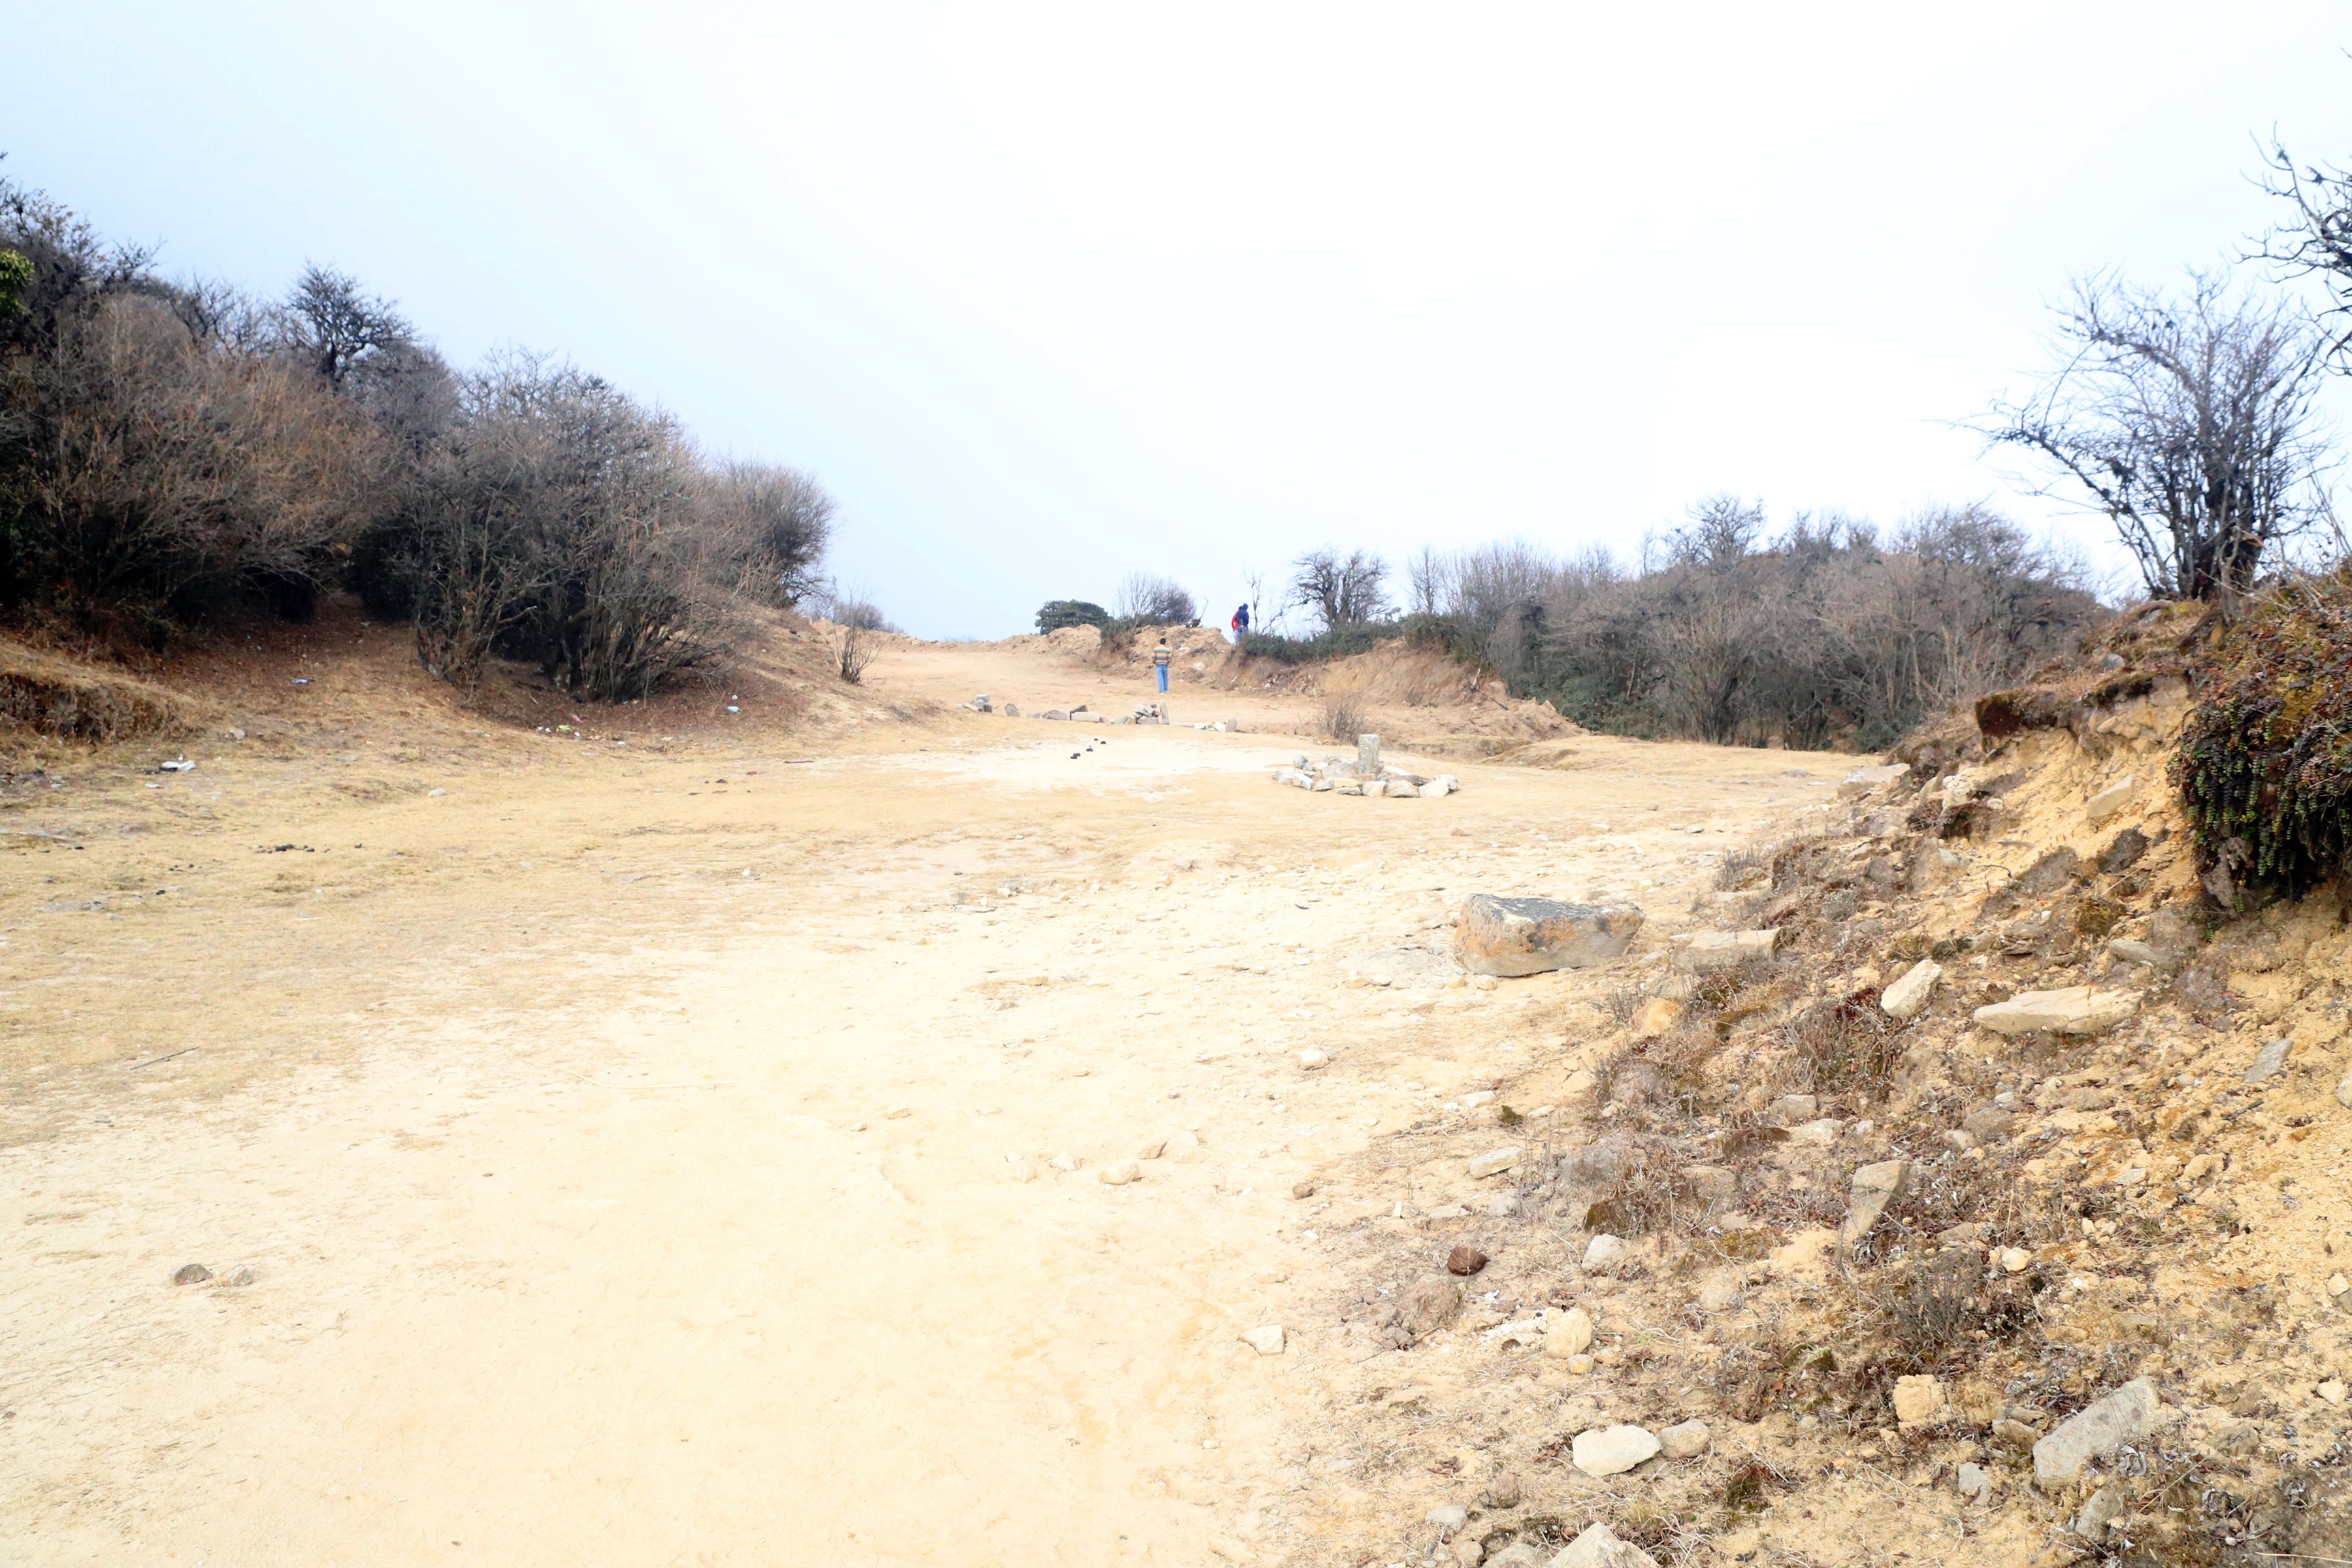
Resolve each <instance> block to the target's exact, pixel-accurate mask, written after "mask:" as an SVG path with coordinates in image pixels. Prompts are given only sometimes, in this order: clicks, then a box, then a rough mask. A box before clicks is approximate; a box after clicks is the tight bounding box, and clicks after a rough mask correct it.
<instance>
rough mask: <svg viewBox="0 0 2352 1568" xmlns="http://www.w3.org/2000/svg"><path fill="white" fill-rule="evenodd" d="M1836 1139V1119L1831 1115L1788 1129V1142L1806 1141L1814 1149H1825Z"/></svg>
mask: <svg viewBox="0 0 2352 1568" xmlns="http://www.w3.org/2000/svg"><path fill="white" fill-rule="evenodd" d="M1837 1141H1838V1121H1837V1119H1836V1118H1835V1117H1833V1116H1825V1117H1822V1119H1821V1120H1819V1121H1808V1122H1805V1123H1804V1124H1803V1125H1801V1126H1798V1127H1791V1128H1790V1129H1789V1142H1791V1143H1807V1144H1811V1145H1812V1146H1813V1147H1814V1148H1816V1149H1826V1148H1829V1147H1830V1146H1831V1145H1832V1144H1833V1143H1835V1142H1837Z"/></svg>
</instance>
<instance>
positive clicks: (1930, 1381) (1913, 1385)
mask: <svg viewBox="0 0 2352 1568" xmlns="http://www.w3.org/2000/svg"><path fill="white" fill-rule="evenodd" d="M1943 1414H1944V1384H1943V1381H1942V1380H1941V1379H1940V1378H1934V1377H1898V1378H1896V1379H1895V1425H1896V1426H1901V1427H1905V1428H1909V1427H1913V1426H1931V1425H1933V1424H1934V1423H1935V1422H1936V1421H1937V1419H1939V1418H1940V1417H1941V1416H1942V1415H1943Z"/></svg>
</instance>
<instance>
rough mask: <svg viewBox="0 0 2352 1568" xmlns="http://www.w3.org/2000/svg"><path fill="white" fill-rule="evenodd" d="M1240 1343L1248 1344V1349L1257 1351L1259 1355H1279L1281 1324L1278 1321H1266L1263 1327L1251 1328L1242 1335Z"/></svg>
mask: <svg viewBox="0 0 2352 1568" xmlns="http://www.w3.org/2000/svg"><path fill="white" fill-rule="evenodd" d="M1242 1343H1244V1344H1245V1345H1247V1346H1249V1348H1250V1349H1252V1350H1254V1351H1255V1352H1257V1353H1258V1354H1260V1355H1280V1354H1281V1353H1282V1325H1281V1324H1279V1323H1268V1324H1266V1325H1265V1327H1264V1328H1261V1329H1252V1330H1251V1331H1249V1332H1247V1333H1245V1334H1244V1335H1243V1336H1242Z"/></svg>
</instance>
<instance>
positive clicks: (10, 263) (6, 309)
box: [0, 250, 33, 321]
mask: <svg viewBox="0 0 2352 1568" xmlns="http://www.w3.org/2000/svg"><path fill="white" fill-rule="evenodd" d="M32 292H33V263H32V258H29V257H26V256H24V255H21V254H19V253H18V252H16V251H14V250H0V321H15V320H16V318H17V317H19V316H21V315H23V314H24V313H25V301H26V299H27V298H29V297H30V296H31V294H32Z"/></svg>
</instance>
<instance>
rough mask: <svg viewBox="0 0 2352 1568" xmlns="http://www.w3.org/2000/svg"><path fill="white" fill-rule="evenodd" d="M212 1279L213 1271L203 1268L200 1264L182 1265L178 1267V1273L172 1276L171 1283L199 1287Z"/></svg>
mask: <svg viewBox="0 0 2352 1568" xmlns="http://www.w3.org/2000/svg"><path fill="white" fill-rule="evenodd" d="M212 1277H213V1271H212V1270H211V1269H209V1268H205V1266H204V1265H203V1264H201V1263H183V1264H182V1265H180V1270H179V1272H178V1273H176V1274H174V1275H173V1276H172V1283H173V1284H174V1285H201V1284H203V1283H204V1282H205V1280H207V1279H211V1278H212Z"/></svg>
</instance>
